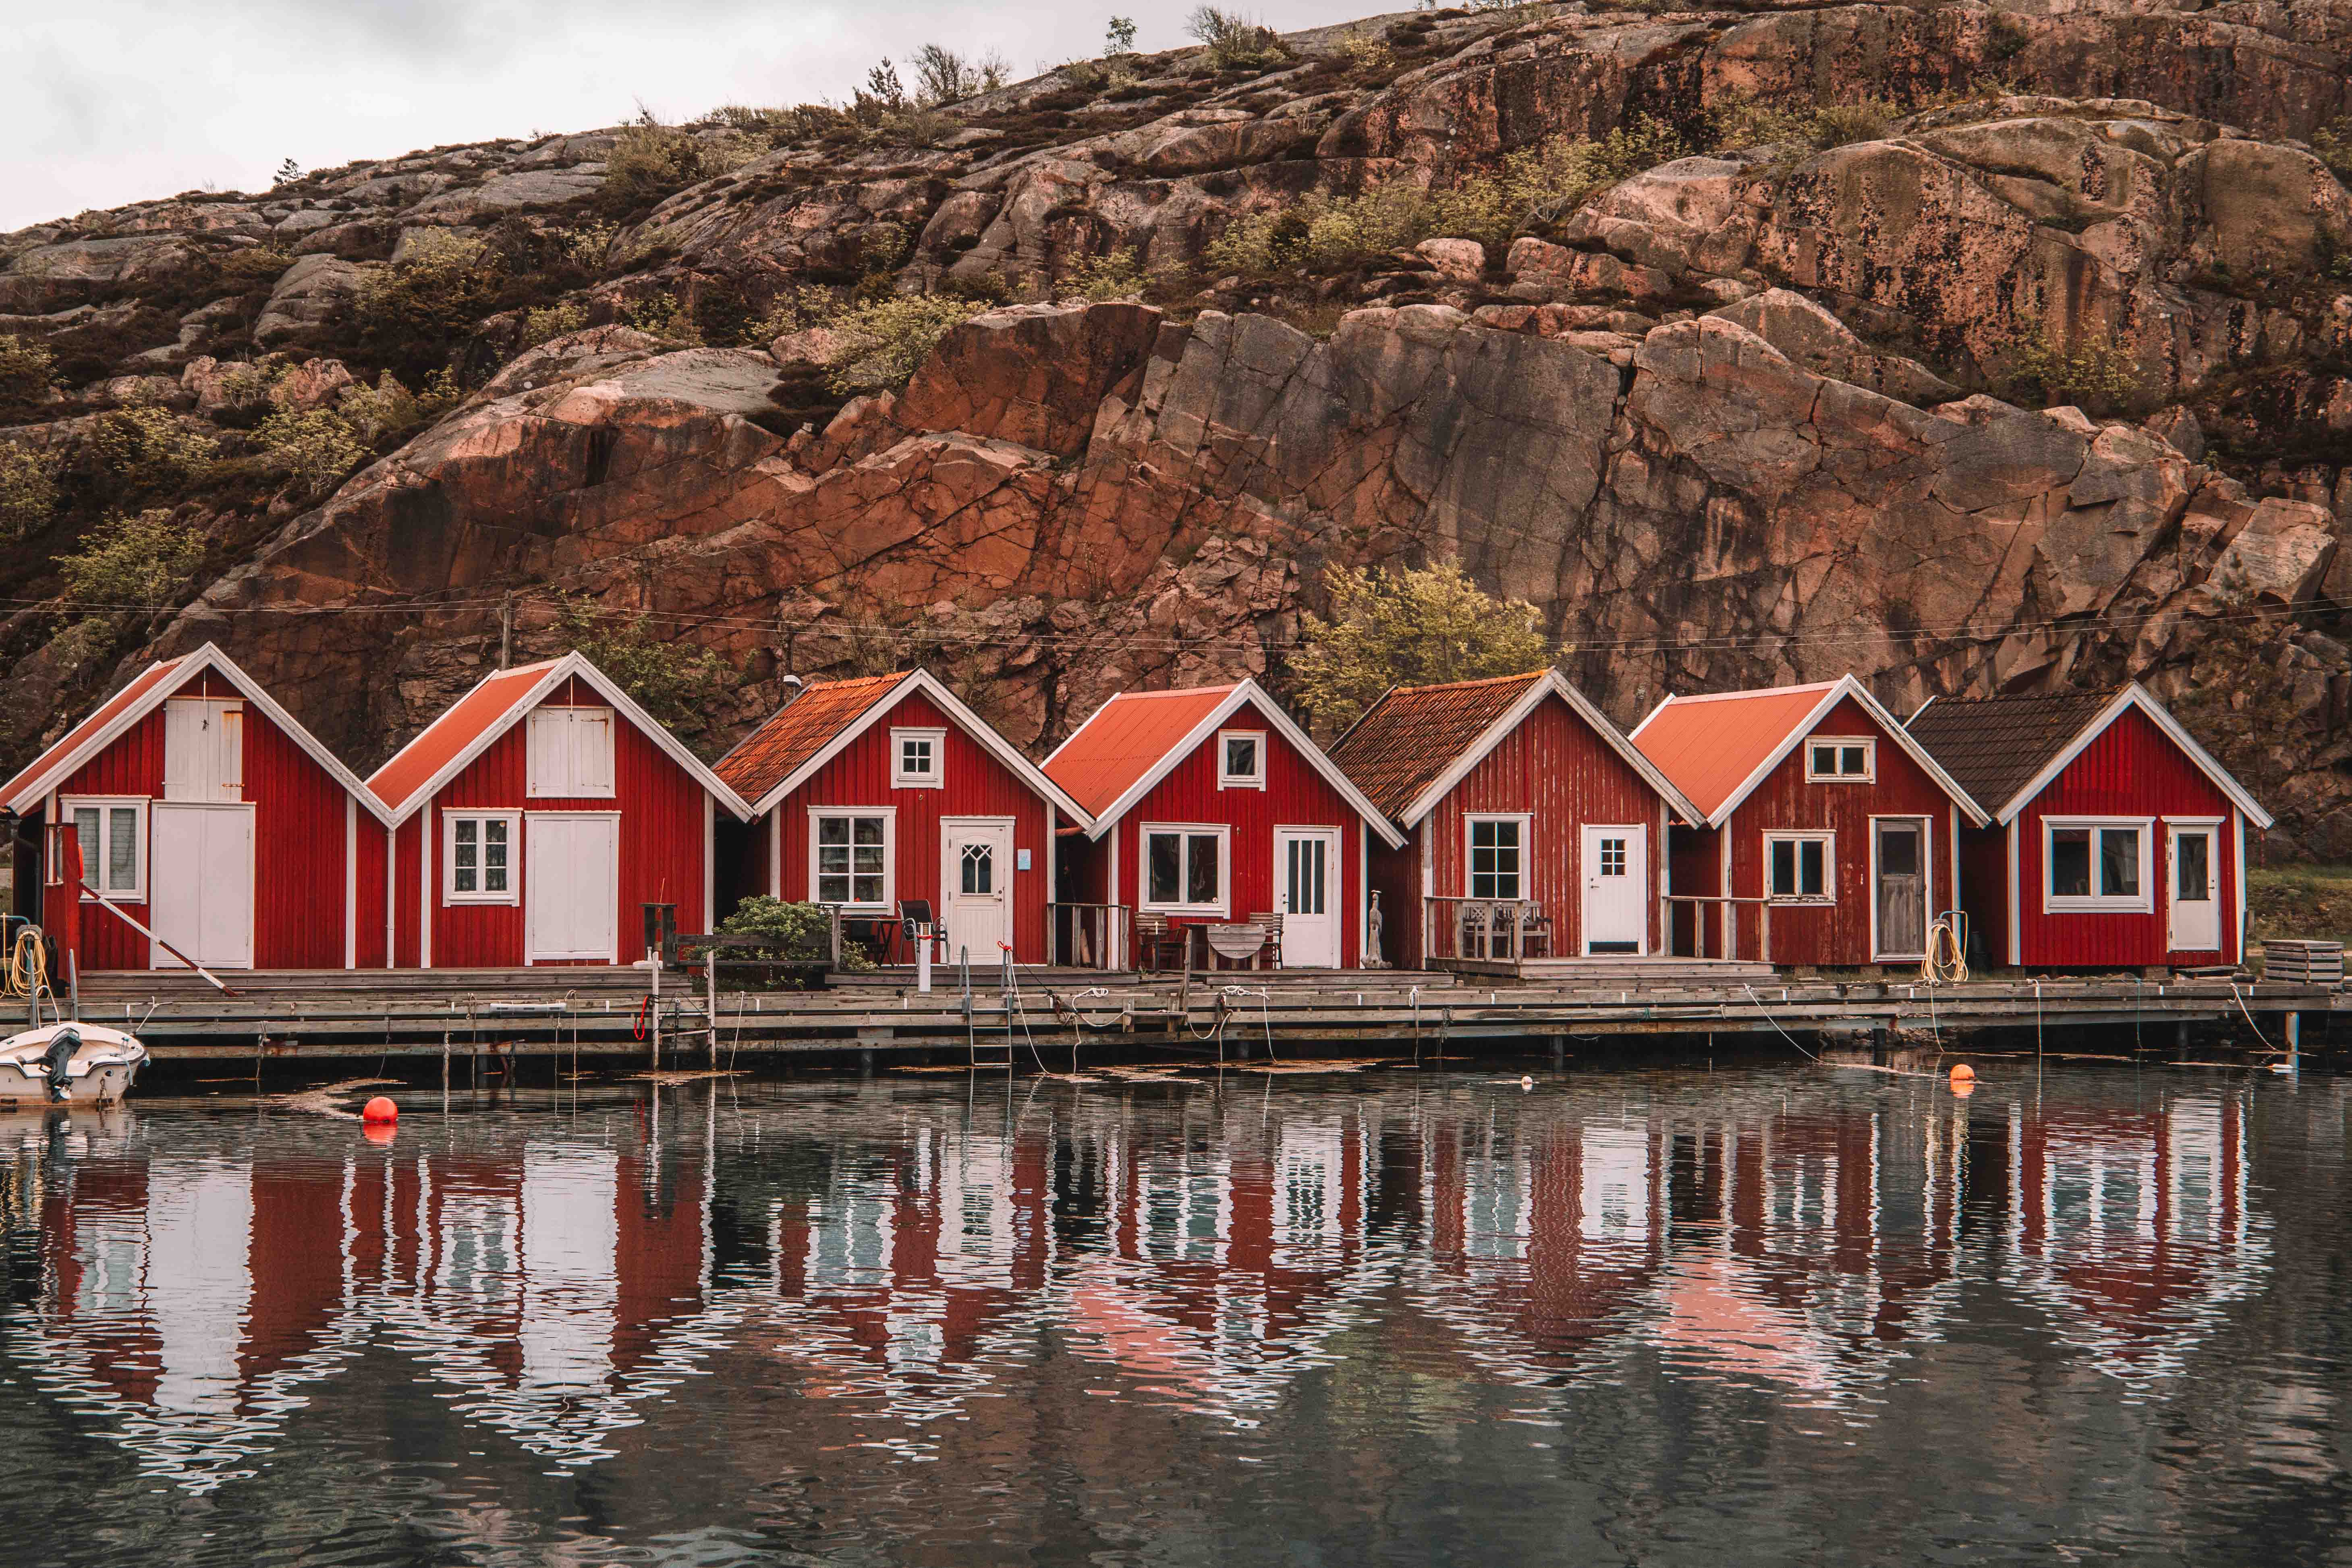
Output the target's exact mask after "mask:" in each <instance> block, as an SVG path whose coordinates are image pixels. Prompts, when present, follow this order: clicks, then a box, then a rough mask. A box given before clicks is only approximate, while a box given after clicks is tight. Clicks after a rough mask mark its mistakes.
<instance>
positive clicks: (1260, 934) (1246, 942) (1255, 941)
mask: <svg viewBox="0 0 2352 1568" xmlns="http://www.w3.org/2000/svg"><path fill="white" fill-rule="evenodd" d="M1200 931H1201V938H1202V941H1203V942H1207V943H1208V944H1209V951H1210V952H1213V953H1215V954H1217V955H1218V956H1219V957H1222V958H1225V959H1229V960H1231V961H1232V962H1233V963H1241V962H1242V961H1243V960H1244V959H1247V960H1248V961H1249V966H1250V967H1251V968H1252V969H1255V968H1256V967H1257V966H1258V955H1259V954H1260V953H1262V952H1265V936H1266V931H1265V927H1264V926H1262V925H1260V924H1258V923H1257V922H1256V921H1234V922H1233V923H1232V924H1227V925H1203V926H1202V927H1201V928H1200ZM1211 967H1214V965H1213V964H1212V966H1211Z"/></svg>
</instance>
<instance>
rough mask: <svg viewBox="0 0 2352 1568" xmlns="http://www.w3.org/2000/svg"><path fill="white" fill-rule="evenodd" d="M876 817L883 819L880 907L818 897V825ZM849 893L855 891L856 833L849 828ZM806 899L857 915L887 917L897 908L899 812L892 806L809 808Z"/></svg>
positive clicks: (816, 806) (819, 830)
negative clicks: (836, 819)
mask: <svg viewBox="0 0 2352 1568" xmlns="http://www.w3.org/2000/svg"><path fill="white" fill-rule="evenodd" d="M858 816H878V817H880V818H881V819H882V900H881V901H880V902H879V903H859V902H856V900H854V899H853V900H850V901H848V902H845V903H839V904H835V903H833V902H831V901H829V900H824V899H821V898H819V897H818V896H817V892H818V889H819V881H818V879H819V877H820V875H821V873H820V871H819V870H818V858H817V836H818V834H819V833H820V832H822V831H823V830H822V829H821V828H820V827H819V826H818V825H819V824H820V823H823V822H826V821H829V820H832V819H834V818H838V817H858ZM849 837H850V846H849V847H850V849H851V851H852V853H851V855H850V868H849V890H850V891H851V892H852V893H853V894H854V893H856V891H857V857H856V847H857V830H856V828H854V827H853V828H851V829H850V830H849ZM808 889H809V891H808V896H809V902H810V903H813V904H824V906H825V907H826V908H827V909H839V910H854V911H856V912H857V913H859V914H888V913H892V912H894V911H896V910H897V909H898V807H897V806H895V805H813V806H810V807H809V808H808Z"/></svg>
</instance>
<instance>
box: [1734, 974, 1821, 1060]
mask: <svg viewBox="0 0 2352 1568" xmlns="http://www.w3.org/2000/svg"><path fill="white" fill-rule="evenodd" d="M1740 989H1741V990H1742V991H1745V992H1747V993H1748V1000H1749V1001H1750V1002H1753V1003H1755V1004H1756V1010H1757V1011H1758V1012H1759V1013H1761V1014H1763V1015H1764V1021H1765V1022H1766V1023H1768V1024H1769V1025H1771V1026H1773V1027H1774V1028H1776V1029H1780V1019H1778V1018H1775V1017H1774V1016H1772V1013H1771V1010H1770V1009H1769V1008H1768V1007H1766V1006H1765V1005H1764V999H1763V998H1762V997H1760V996H1759V995H1757V994H1756V987H1754V986H1753V985H1747V984H1743V985H1741V986H1740ZM1780 1037H1781V1038H1782V1039H1784V1040H1786V1041H1788V1042H1789V1043H1790V1045H1792V1046H1797V1037H1796V1036H1794V1035H1792V1034H1790V1033H1789V1031H1788V1030H1786V1029H1780ZM1797 1054H1798V1055H1799V1056H1801V1057H1803V1058H1805V1059H1806V1060H1807V1061H1809V1062H1817V1061H1819V1060H1821V1059H1822V1058H1819V1057H1817V1056H1815V1055H1813V1053H1812V1052H1811V1051H1809V1050H1807V1049H1805V1047H1802V1046H1797Z"/></svg>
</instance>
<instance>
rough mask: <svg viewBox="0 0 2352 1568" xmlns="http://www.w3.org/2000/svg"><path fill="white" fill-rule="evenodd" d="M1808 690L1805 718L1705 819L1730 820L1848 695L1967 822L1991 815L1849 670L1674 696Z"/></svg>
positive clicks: (1710, 698) (1716, 697)
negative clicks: (1823, 678)
mask: <svg viewBox="0 0 2352 1568" xmlns="http://www.w3.org/2000/svg"><path fill="white" fill-rule="evenodd" d="M1813 690H1818V691H1820V692H1821V693H1822V700H1820V701H1818V702H1816V703H1814V704H1813V706H1812V708H1811V710H1810V711H1808V712H1807V713H1806V715H1805V716H1804V718H1802V719H1801V720H1800V721H1797V722H1796V723H1794V724H1791V725H1790V726H1789V732H1788V733H1787V734H1785V735H1783V736H1781V737H1780V743H1779V744H1778V745H1776V746H1774V747H1773V748H1772V750H1771V752H1769V753H1768V754H1767V755H1766V757H1765V758H1764V760H1763V761H1762V762H1760V763H1757V764H1756V767H1755V770H1754V771H1753V772H1751V773H1749V774H1748V776H1747V777H1746V778H1744V779H1742V780H1740V781H1739V785H1738V788H1736V789H1734V790H1733V791H1732V792H1731V793H1730V794H1729V795H1726V796H1724V797H1723V804H1722V805H1719V806H1717V808H1716V810H1715V815H1713V816H1709V817H1708V818H1707V819H1706V826H1709V827H1720V826H1723V825H1724V824H1725V823H1727V822H1728V821H1730V820H1731V814H1732V813H1733V812H1735V811H1737V810H1738V809H1739V804H1740V802H1742V801H1744V800H1746V799H1747V798H1748V796H1749V795H1752V794H1754V793H1755V791H1756V786H1757V785H1759V784H1762V783H1763V782H1764V780H1765V779H1766V778H1767V777H1769V775H1770V774H1771V772H1772V770H1773V769H1774V768H1777V767H1779V766H1780V763H1782V762H1783V761H1785V760H1786V759H1787V757H1788V755H1789V753H1790V752H1792V751H1795V750H1796V749H1797V746H1798V743H1799V742H1801V741H1803V740H1804V739H1805V738H1806V737H1807V736H1809V735H1811V733H1812V732H1813V726H1814V725H1816V724H1819V723H1820V722H1821V721H1822V720H1823V719H1826V718H1827V717H1829V713H1830V710H1832V709H1833V708H1835V707H1836V706H1837V705H1838V704H1839V703H1840V702H1841V701H1843V700H1845V699H1846V698H1849V697H1851V698H1853V700H1855V701H1856V702H1858V703H1860V704H1861V705H1862V710H1863V711H1864V712H1865V713H1867V714H1869V715H1870V717H1871V719H1872V720H1873V721H1874V722H1875V723H1876V724H1877V725H1878V727H1879V728H1880V729H1881V730H1883V731H1885V732H1886V735H1887V737H1888V738H1889V739H1890V740H1892V741H1893V742H1895V745H1897V746H1899V747H1901V748H1902V750H1903V753H1904V755H1906V756H1907V757H1909V758H1910V759H1911V760H1912V761H1913V762H1915V763H1918V764H1919V768H1920V771H1921V772H1923V773H1926V774H1927V776H1928V777H1929V778H1931V779H1933V780H1935V781H1936V784H1937V787H1938V788H1940V789H1941V790H1943V792H1944V793H1945V794H1946V795H1949V796H1951V797H1952V801H1953V804H1954V805H1958V807H1959V808H1960V809H1961V810H1962V811H1964V812H1966V813H1967V814H1968V816H1969V824H1970V826H1976V827H1982V826H1985V824H1986V823H1988V822H1990V820H1991V818H1990V817H1989V816H1986V815H1985V810H1984V807H1982V806H1980V805H1978V804H1977V803H1976V802H1975V801H1974V800H1972V799H1971V798H1969V792H1968V791H1966V790H1964V789H1962V788H1961V787H1960V786H1959V782H1958V780H1956V779H1954V778H1953V777H1952V775H1951V774H1949V773H1946V772H1945V771H1944V770H1943V767H1942V765H1941V764H1939V763H1937V761H1936V759H1935V758H1933V757H1931V756H1929V755H1928V754H1927V748H1926V747H1924V746H1922V745H1920V744H1919V742H1917V741H1916V740H1915V739H1913V738H1912V735H1911V731H1908V730H1906V729H1905V728H1904V727H1903V726H1902V725H1901V724H1899V723H1897V722H1895V715H1894V714H1892V713H1889V712H1888V711H1887V710H1885V708H1884V707H1882V706H1881V705H1880V704H1879V700H1878V699H1877V698H1875V697H1873V696H1872V695H1871V694H1870V689H1869V688H1867V687H1865V686H1864V685H1863V683H1862V682H1861V681H1859V680H1856V679H1854V678H1853V676H1851V675H1842V676H1840V677H1838V678H1837V679H1835V680H1833V681H1831V682H1830V683H1829V684H1828V685H1826V686H1819V685H1807V686H1796V687H1785V686H1784V687H1767V688H1765V689H1763V690H1760V691H1724V692H1715V693H1710V694H1709V695H1707V696H1705V697H1677V698H1675V699H1673V700H1675V701H1676V702H1685V703H1688V702H1716V701H1721V700H1723V699H1725V698H1727V697H1762V696H1765V695H1767V694H1768V693H1769V692H1772V691H1813Z"/></svg>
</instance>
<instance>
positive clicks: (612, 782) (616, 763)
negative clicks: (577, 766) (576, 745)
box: [522, 702, 621, 800]
mask: <svg viewBox="0 0 2352 1568" xmlns="http://www.w3.org/2000/svg"><path fill="white" fill-rule="evenodd" d="M583 713H601V714H603V715H604V744H605V746H606V748H607V751H606V752H605V756H604V777H605V783H604V785H603V787H601V788H598V789H579V788H576V787H570V786H574V785H577V784H578V783H579V780H577V779H576V778H573V777H572V771H571V770H572V737H571V736H570V734H569V733H567V734H566V735H565V737H564V746H563V759H564V761H563V765H564V779H563V783H564V784H565V786H567V787H564V788H560V789H559V788H553V787H551V786H550V785H549V784H548V783H547V781H544V780H542V779H541V777H540V776H539V769H538V767H537V765H536V758H537V757H538V754H539V748H538V747H536V746H534V745H532V744H531V738H532V731H535V730H536V729H537V728H538V727H539V724H540V722H541V721H542V720H546V719H553V718H555V717H558V716H559V715H560V716H562V719H563V722H564V727H565V729H566V731H569V730H570V728H571V726H572V724H574V723H575V722H577V719H576V718H575V715H578V714H583ZM522 765H523V793H524V795H527V796H529V797H530V799H532V800H614V799H617V798H619V784H620V773H621V721H620V715H619V714H617V713H615V712H614V710H612V709H611V708H608V707H605V706H604V705H603V704H601V703H594V702H542V703H541V704H540V705H539V706H538V707H536V708H534V709H532V710H530V715H529V716H528V717H527V718H525V719H524V721H523V759H522Z"/></svg>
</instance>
